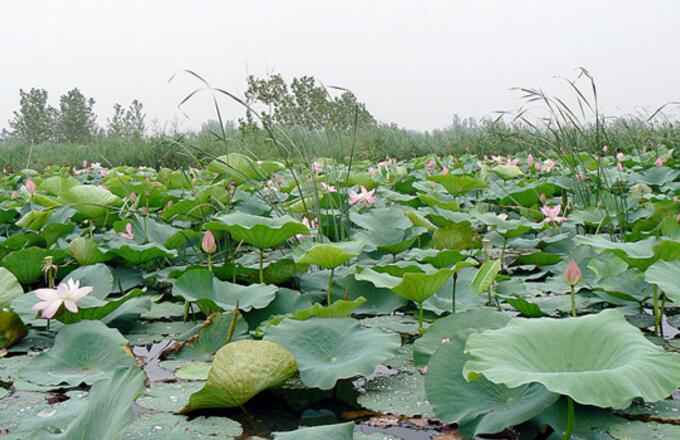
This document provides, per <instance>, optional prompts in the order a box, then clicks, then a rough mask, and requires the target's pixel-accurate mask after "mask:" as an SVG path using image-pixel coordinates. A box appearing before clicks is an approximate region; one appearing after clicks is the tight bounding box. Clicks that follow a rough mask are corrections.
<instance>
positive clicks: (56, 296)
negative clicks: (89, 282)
mask: <svg viewBox="0 0 680 440" xmlns="http://www.w3.org/2000/svg"><path fill="white" fill-rule="evenodd" d="M93 290H94V288H93V287H91V286H83V287H80V281H73V280H72V279H70V278H69V280H68V281H67V282H66V283H60V284H59V285H58V286H57V288H56V289H38V290H36V291H35V296H37V297H38V298H40V299H41V300H42V301H41V302H39V303H37V304H36V305H34V306H33V307H32V310H42V317H43V318H47V319H51V318H52V317H53V316H54V315H55V314H56V313H57V311H58V310H59V307H61V305H62V304H63V305H64V307H66V309H67V310H68V311H70V312H73V313H78V301H80V300H81V299H83V297H85V295H87V294H89V293H90V292H92V291H93Z"/></svg>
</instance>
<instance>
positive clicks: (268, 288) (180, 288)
mask: <svg viewBox="0 0 680 440" xmlns="http://www.w3.org/2000/svg"><path fill="white" fill-rule="evenodd" d="M277 290H278V288H277V287H276V286H272V285H268V284H251V285H249V286H241V285H240V284H233V283H230V282H228V281H220V280H219V279H217V277H215V276H214V275H213V273H212V272H210V271H209V270H208V269H194V270H190V271H188V272H186V273H185V274H184V275H182V276H181V277H179V278H178V279H177V281H175V285H174V286H173V288H172V294H173V295H176V296H181V297H182V298H184V299H185V300H187V301H192V302H198V304H199V305H202V303H207V305H208V306H210V305H211V304H210V303H214V304H216V305H217V306H219V307H221V308H223V309H233V308H234V307H236V302H237V301H238V303H239V309H241V310H245V311H249V310H251V309H261V308H263V307H267V305H268V304H269V303H270V302H272V301H273V300H274V296H275V295H276V292H277Z"/></svg>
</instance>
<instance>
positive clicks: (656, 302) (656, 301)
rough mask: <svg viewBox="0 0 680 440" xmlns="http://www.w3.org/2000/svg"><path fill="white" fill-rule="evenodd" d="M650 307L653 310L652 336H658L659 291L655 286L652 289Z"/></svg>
mask: <svg viewBox="0 0 680 440" xmlns="http://www.w3.org/2000/svg"><path fill="white" fill-rule="evenodd" d="M653 292H654V294H653V296H652V305H653V310H654V334H655V335H658V334H659V289H658V288H657V286H656V284H655V285H654V287H653Z"/></svg>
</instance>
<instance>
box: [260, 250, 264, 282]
mask: <svg viewBox="0 0 680 440" xmlns="http://www.w3.org/2000/svg"><path fill="white" fill-rule="evenodd" d="M263 264H264V249H260V284H264V270H263V269H262V265H263Z"/></svg>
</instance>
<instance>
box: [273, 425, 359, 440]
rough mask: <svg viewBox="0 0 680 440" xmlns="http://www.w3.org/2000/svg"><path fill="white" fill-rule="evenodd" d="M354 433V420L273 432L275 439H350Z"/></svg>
mask: <svg viewBox="0 0 680 440" xmlns="http://www.w3.org/2000/svg"><path fill="white" fill-rule="evenodd" d="M353 435H354V422H347V423H337V424H335V425H322V426H314V427H308V428H300V429H296V430H295V431H288V432H275V433H274V439H275V440H319V439H324V440H352V438H353Z"/></svg>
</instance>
